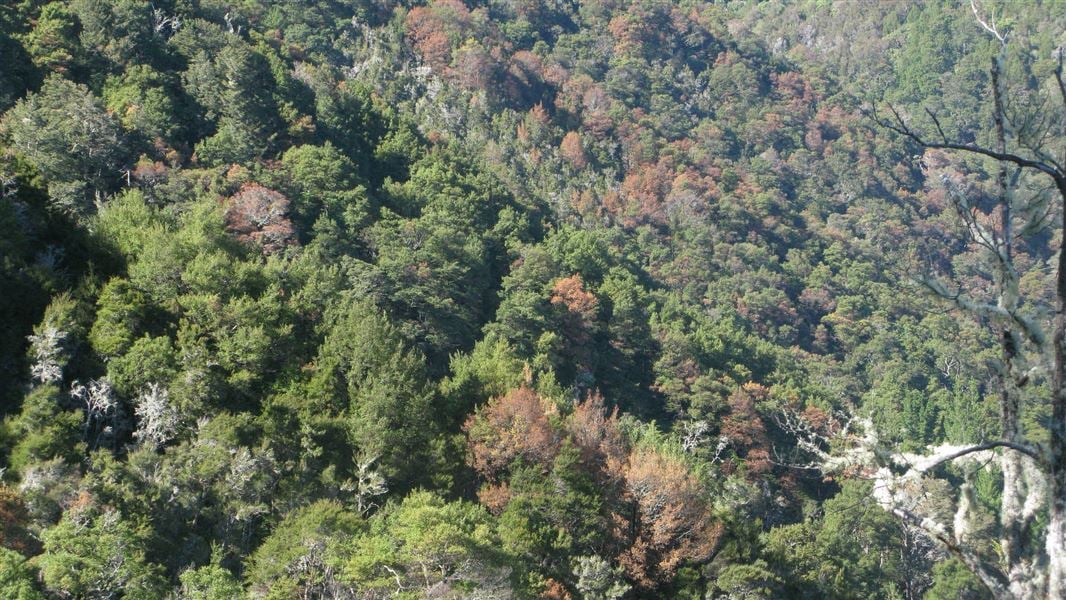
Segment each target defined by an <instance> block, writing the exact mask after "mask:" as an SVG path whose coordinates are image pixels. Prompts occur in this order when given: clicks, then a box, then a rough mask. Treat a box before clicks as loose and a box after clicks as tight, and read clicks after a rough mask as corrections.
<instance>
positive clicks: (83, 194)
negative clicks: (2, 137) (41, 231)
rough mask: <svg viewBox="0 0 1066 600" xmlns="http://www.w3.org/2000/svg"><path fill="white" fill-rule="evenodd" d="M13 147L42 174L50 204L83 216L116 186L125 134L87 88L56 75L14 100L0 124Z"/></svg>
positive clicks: (122, 163) (124, 158)
mask: <svg viewBox="0 0 1066 600" xmlns="http://www.w3.org/2000/svg"><path fill="white" fill-rule="evenodd" d="M0 125H2V126H3V130H4V131H5V132H6V135H8V136H10V139H11V143H12V146H13V148H14V149H15V150H16V151H18V152H19V153H20V154H22V155H23V156H25V157H26V159H27V160H28V161H29V162H30V163H31V164H32V165H33V166H35V167H37V169H38V170H39V171H40V172H41V174H43V175H44V176H45V178H46V179H47V180H48V194H49V196H51V199H52V202H53V203H54V205H55V207H56V208H57V209H59V210H62V211H64V212H67V213H70V214H73V215H79V216H80V215H85V214H87V213H88V212H90V210H91V209H92V201H93V200H94V199H97V200H99V199H102V198H103V197H106V195H107V194H108V193H109V192H110V191H111V190H113V189H114V188H115V187H116V184H117V182H118V181H119V178H120V175H121V173H120V170H119V168H120V167H122V166H123V165H124V164H125V160H126V153H127V150H128V149H127V147H126V146H125V134H124V132H123V130H122V127H121V126H120V125H119V123H118V121H117V120H116V119H115V118H114V116H112V115H111V114H109V113H108V112H106V111H105V110H104V108H103V107H102V106H101V105H100V102H99V101H98V100H97V98H96V97H95V96H94V95H93V93H92V92H91V91H90V90H89V88H87V87H85V86H83V85H80V84H77V83H74V82H72V81H69V80H67V79H64V78H62V77H60V76H59V75H52V76H50V77H48V78H47V79H46V80H45V82H44V85H42V86H41V91H40V92H37V93H31V94H29V95H27V96H26V97H25V98H23V99H21V100H19V101H18V102H17V103H16V104H15V106H14V107H13V108H12V109H11V110H10V111H8V112H7V114H6V115H4V118H3V121H2V122H0Z"/></svg>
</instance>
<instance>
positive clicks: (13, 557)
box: [0, 548, 44, 600]
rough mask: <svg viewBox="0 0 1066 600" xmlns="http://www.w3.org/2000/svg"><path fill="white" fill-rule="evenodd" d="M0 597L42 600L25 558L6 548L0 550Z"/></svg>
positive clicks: (13, 599)
mask: <svg viewBox="0 0 1066 600" xmlns="http://www.w3.org/2000/svg"><path fill="white" fill-rule="evenodd" d="M0 595H2V596H3V597H4V598H9V599H10V600H44V594H42V593H41V592H40V591H38V589H37V577H36V573H35V572H34V570H33V569H32V568H31V567H30V566H29V565H28V564H26V557H25V556H22V555H21V554H19V553H18V552H15V551H14V550H8V549H7V548H0Z"/></svg>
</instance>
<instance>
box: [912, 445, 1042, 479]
mask: <svg viewBox="0 0 1066 600" xmlns="http://www.w3.org/2000/svg"><path fill="white" fill-rule="evenodd" d="M993 448H1009V449H1011V450H1014V451H1015V452H1020V453H1022V454H1024V455H1026V456H1028V457H1029V458H1031V459H1033V460H1034V461H1036V462H1037V463H1039V464H1043V462H1044V457H1043V455H1042V454H1041V453H1040V451H1039V450H1037V449H1036V448H1033V447H1032V446H1028V445H1025V444H1019V443H1017V442H1010V441H1007V440H994V441H991V442H985V443H983V444H977V445H974V446H966V447H965V448H959V449H957V450H954V451H952V452H949V453H948V454H944V455H940V456H936V457H934V458H932V460H927V461H925V462H923V463H922V464H921V465H919V471H921V472H925V471H929V470H931V469H934V468H936V467H938V466H940V465H942V464H944V463H946V462H951V461H953V460H955V459H957V458H962V457H963V456H966V455H968V454H973V453H975V452H984V451H985V450H992V449H993Z"/></svg>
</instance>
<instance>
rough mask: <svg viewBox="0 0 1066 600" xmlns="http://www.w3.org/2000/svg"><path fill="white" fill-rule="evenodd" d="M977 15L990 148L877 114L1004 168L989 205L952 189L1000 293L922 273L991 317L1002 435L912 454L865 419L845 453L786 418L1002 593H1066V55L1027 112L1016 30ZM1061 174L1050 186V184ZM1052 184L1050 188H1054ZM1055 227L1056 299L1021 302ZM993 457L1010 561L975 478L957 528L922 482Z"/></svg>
mask: <svg viewBox="0 0 1066 600" xmlns="http://www.w3.org/2000/svg"><path fill="white" fill-rule="evenodd" d="M971 6H972V8H973V11H974V15H975V16H976V17H977V21H978V23H979V24H980V25H981V26H982V27H983V28H984V29H985V30H986V31H987V32H988V33H989V34H991V35H992V36H994V37H995V39H996V40H997V42H998V43H999V46H1000V52H999V54H998V55H997V56H996V57H995V58H994V59H993V61H992V66H991V87H992V102H993V106H992V110H993V126H994V136H993V143H992V144H990V145H987V146H986V145H981V144H979V143H976V142H967V141H960V140H958V139H954V138H953V137H951V136H949V135H948V134H947V133H946V132H945V129H944V127H943V126H942V124H941V121H940V119H939V118H938V117H937V115H936V114H935V113H934V112H932V111H929V110H926V114H927V116H928V118H929V123H928V126H927V127H924V128H919V127H916V126H914V125H913V124H912V122H911V121H910V120H909V119H907V118H906V117H905V116H904V115H902V114H901V113H900V112H899V111H898V110H897V109H896V108H894V107H891V106H890V107H888V108H887V110H883V111H870V112H869V114H870V116H871V117H872V118H873V119H874V120H875V121H876V123H877V124H878V125H879V126H880V127H882V128H883V129H886V130H891V131H893V132H896V133H897V134H900V135H901V136H904V137H905V138H907V139H909V140H910V141H911V142H913V143H915V144H917V145H918V146H919V147H921V148H922V149H923V150H924V151H929V150H936V151H940V152H947V153H961V154H968V155H974V156H983V157H986V158H988V159H991V163H992V164H994V165H995V171H996V188H997V197H996V199H995V207H994V208H993V209H992V210H991V211H990V212H989V211H988V210H987V209H986V208H983V207H982V206H981V203H980V202H978V200H977V199H976V198H973V197H971V192H970V191H969V190H967V189H965V188H964V187H962V186H960V185H958V182H956V181H953V180H952V179H951V178H950V177H944V180H943V181H942V182H941V184H942V185H943V186H944V187H945V188H946V190H947V192H948V195H949V197H950V198H951V201H952V204H953V206H954V209H955V211H956V212H957V214H958V215H959V217H960V219H961V221H962V223H963V224H964V225H965V229H966V235H967V237H968V241H969V242H970V243H971V244H972V245H974V246H975V247H976V248H977V249H978V250H979V251H980V252H981V253H982V256H983V257H984V267H985V268H987V270H988V272H989V273H990V274H991V279H992V281H991V284H992V285H991V296H990V297H984V298H983V297H981V296H980V295H979V294H977V293H968V292H967V291H966V290H965V289H963V288H962V286H957V285H951V284H949V283H947V282H945V281H944V278H943V277H938V276H925V277H922V278H921V280H920V283H921V284H922V285H923V286H924V287H925V288H926V289H927V290H928V291H929V292H931V293H932V294H933V295H934V296H937V297H939V298H940V299H941V300H942V301H943V302H946V303H949V304H951V305H953V306H954V307H955V308H957V309H958V310H960V311H962V312H964V313H968V314H970V315H972V316H975V317H977V318H978V319H980V320H981V321H982V322H986V323H990V324H992V326H993V327H994V328H995V333H996V337H997V339H998V340H999V344H1000V351H1001V354H1000V360H999V364H998V365H996V371H997V381H998V388H999V389H998V392H999V396H998V403H999V419H1000V431H999V436H1000V437H999V439H993V440H985V441H982V442H980V443H976V444H973V445H968V446H951V445H944V446H940V447H936V448H929V449H928V451H927V452H926V453H924V454H906V453H902V452H899V451H898V450H896V449H893V448H891V447H889V446H888V445H886V444H884V443H882V442H881V441H880V440H879V439H878V437H877V434H876V431H875V430H874V428H873V427H872V425H871V423H869V422H868V421H861V420H859V419H857V418H853V419H852V420H851V421H852V422H851V426H850V427H842V428H840V429H838V432H837V435H840V434H841V432H843V433H844V435H848V432H850V442H851V443H850V445H849V446H848V449H847V450H845V451H837V452H835V453H831V452H829V451H828V450H827V448H828V447H829V446H828V441H829V439H828V437H826V436H825V435H822V434H821V433H819V432H818V431H816V429H815V428H814V427H812V426H811V425H810V424H808V423H806V422H805V421H804V420H803V419H802V418H800V417H799V416H798V415H785V416H784V417H783V418H782V424H783V425H785V426H786V427H787V428H788V429H791V430H792V431H793V432H795V433H796V434H797V437H798V438H799V439H800V446H801V448H804V449H805V450H807V451H809V452H811V453H812V454H814V455H815V456H816V457H817V460H816V464H817V465H818V466H819V467H820V468H822V469H823V470H829V471H843V470H847V471H850V472H852V473H860V474H862V475H865V476H867V477H869V478H871V479H873V480H874V483H875V488H874V489H875V491H874V497H875V499H876V500H877V501H878V503H879V504H881V506H882V507H884V508H885V509H886V510H889V511H890V512H892V513H893V514H895V515H897V516H898V517H900V518H901V519H903V520H905V521H906V522H908V523H910V524H912V525H915V526H917V527H919V528H921V529H922V530H923V531H925V532H926V533H927V534H928V535H929V536H930V537H932V538H933V539H936V540H938V541H939V542H940V543H941V544H942V545H943V546H945V547H946V548H947V549H948V550H949V551H951V552H952V553H954V554H955V555H956V556H958V557H959V558H960V559H961V560H962V562H963V563H964V564H966V566H967V567H968V568H969V569H970V570H971V571H972V572H973V573H974V574H975V575H976V576H977V577H978V578H979V579H980V580H981V581H982V582H983V583H984V585H985V586H986V587H987V588H988V589H989V590H990V591H991V592H992V595H993V596H994V597H996V598H1003V599H1006V598H1011V599H1017V598H1025V599H1028V598H1049V599H1055V600H1062V599H1064V598H1066V342H1064V340H1066V244H1064V243H1063V242H1062V240H1066V220H1062V219H1063V217H1062V212H1063V207H1064V205H1066V170H1064V168H1063V164H1064V163H1066V146H1064V143H1063V131H1062V129H1063V123H1064V120H1066V83H1064V81H1063V56H1062V54H1063V52H1062V50H1061V49H1060V50H1059V51H1058V56H1057V58H1058V68H1057V70H1056V71H1055V76H1054V81H1053V82H1049V83H1051V84H1053V85H1052V86H1051V87H1052V88H1053V89H1051V90H1050V94H1049V95H1048V96H1047V97H1046V98H1045V100H1050V101H1051V104H1047V103H1045V104H1044V105H1043V106H1042V107H1040V108H1038V109H1031V108H1030V110H1029V111H1027V112H1023V113H1016V112H1014V111H1012V110H1011V105H1012V101H1013V100H1015V98H1012V97H1011V95H1010V93H1009V91H1008V89H1007V86H1006V83H1005V73H1004V70H1005V62H1006V60H1005V59H1006V56H1007V50H1008V38H1007V35H1006V34H1005V33H1003V32H1001V31H1000V30H999V29H998V28H997V27H996V25H995V22H994V21H993V20H992V19H986V18H984V17H983V16H982V14H981V11H980V9H979V6H978V5H977V4H976V2H974V1H973V0H971ZM1048 180H1050V182H1049V181H1048ZM1025 181H1029V182H1033V181H1042V182H1044V183H1043V185H1044V191H1043V193H1037V194H1023V193H1021V183H1022V182H1025ZM1047 183H1050V184H1051V185H1047ZM1055 219H1060V222H1059V223H1060V224H1059V225H1058V227H1059V229H1060V230H1061V233H1062V236H1061V237H1060V241H1059V248H1058V250H1057V255H1058V260H1057V269H1058V272H1057V275H1056V283H1055V289H1054V296H1055V301H1054V307H1053V308H1052V307H1050V306H1048V307H1046V308H1045V309H1043V310H1042V309H1041V308H1040V307H1039V304H1040V303H1039V302H1038V301H1032V302H1027V301H1026V300H1035V299H1032V298H1029V299H1027V298H1023V297H1022V295H1021V292H1020V285H1019V284H1020V278H1021V276H1020V274H1019V271H1018V269H1017V267H1016V261H1015V244H1016V243H1017V242H1018V240H1022V239H1026V238H1030V237H1032V236H1034V235H1037V234H1039V233H1041V232H1046V230H1047V229H1048V228H1049V227H1052V222H1053V221H1054V220H1055ZM1041 380H1043V381H1048V382H1049V383H1050V388H1051V393H1050V397H1048V394H1047V393H1046V392H1044V393H1041V392H1039V391H1038V390H1037V387H1038V386H1037V382H1038V381H1041ZM1045 402H1050V404H1051V407H1050V408H1051V410H1050V414H1051V420H1050V423H1049V427H1048V432H1047V437H1044V434H1043V432H1033V431H1025V430H1024V428H1023V427H1022V424H1021V414H1022V409H1023V407H1024V406H1025V405H1027V404H1029V405H1033V404H1035V403H1045ZM989 462H994V463H995V464H997V465H998V467H999V469H1000V471H1001V472H1002V476H1003V479H1002V485H1003V488H1002V501H1001V504H1000V506H999V523H998V540H997V541H998V544H999V551H1000V552H999V556H985V555H982V554H981V553H979V552H978V551H977V550H976V549H975V548H976V545H975V544H972V543H968V540H969V538H970V536H971V534H972V531H971V525H972V517H973V512H972V508H973V506H974V504H973V491H972V489H971V486H970V483H969V478H968V477H967V479H966V481H965V483H964V484H963V485H962V486H961V487H960V489H958V490H957V493H958V497H957V498H956V502H955V506H956V509H955V515H954V520H953V521H952V522H950V523H949V522H945V521H947V519H944V518H942V517H941V518H938V517H937V516H936V515H934V514H933V513H932V511H931V509H929V508H928V507H926V506H924V505H923V502H922V497H923V495H924V491H923V489H924V488H925V487H926V484H927V483H928V480H929V478H931V477H933V476H934V475H935V474H936V471H937V470H938V469H939V467H942V466H943V465H946V464H948V463H951V464H953V465H955V466H957V467H959V468H960V469H962V471H963V473H964V474H967V473H968V474H970V475H972V473H973V472H974V470H975V469H977V468H980V467H981V466H982V464H988V463H989ZM1043 514H1046V515H1047V518H1048V526H1047V529H1046V533H1044V536H1045V537H1044V539H1043V540H1038V539H1037V533H1036V532H1037V529H1038V528H1037V521H1038V519H1039V518H1040V516H1041V515H1043Z"/></svg>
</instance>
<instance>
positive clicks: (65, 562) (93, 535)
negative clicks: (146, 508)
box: [37, 496, 167, 600]
mask: <svg viewBox="0 0 1066 600" xmlns="http://www.w3.org/2000/svg"><path fill="white" fill-rule="evenodd" d="M80 502H81V504H80V505H79V506H75V507H72V508H71V509H69V510H67V511H66V512H65V513H64V517H63V520H61V521H60V522H59V524H57V525H56V526H55V527H52V528H50V529H48V530H47V531H45V532H44V535H43V539H44V554H42V555H41V556H40V557H39V558H38V559H37V565H38V566H39V567H40V570H41V579H42V581H43V582H44V585H45V587H46V588H47V589H48V590H49V591H50V592H53V593H56V594H61V595H68V596H73V597H78V598H106V597H109V596H113V595H117V594H121V595H122V596H123V597H125V598H131V599H132V598H143V599H145V600H148V599H151V598H159V597H160V596H161V595H163V594H164V593H165V592H166V589H167V588H166V585H165V580H164V578H163V577H162V575H163V573H162V569H161V568H160V567H159V566H158V565H154V564H151V563H149V562H147V561H146V559H145V548H146V542H147V538H148V535H149V532H148V530H147V529H146V528H145V527H142V526H136V525H133V524H132V523H130V522H128V521H127V520H125V519H124V518H123V517H122V516H121V515H120V514H119V513H117V512H115V511H114V510H108V509H100V508H98V507H94V506H92V505H91V503H92V502H93V501H92V499H91V498H86V497H84V496H83V497H82V498H81V500H80Z"/></svg>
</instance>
